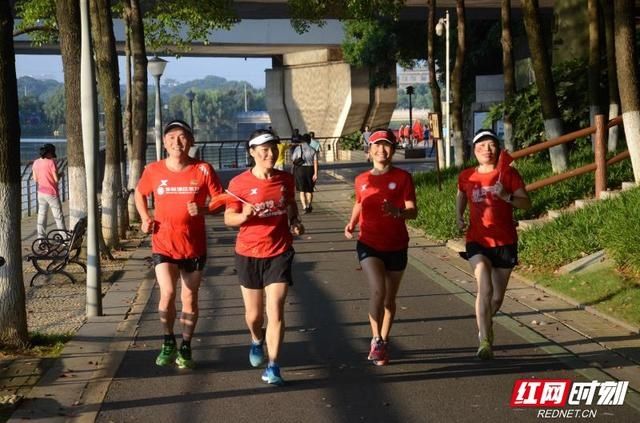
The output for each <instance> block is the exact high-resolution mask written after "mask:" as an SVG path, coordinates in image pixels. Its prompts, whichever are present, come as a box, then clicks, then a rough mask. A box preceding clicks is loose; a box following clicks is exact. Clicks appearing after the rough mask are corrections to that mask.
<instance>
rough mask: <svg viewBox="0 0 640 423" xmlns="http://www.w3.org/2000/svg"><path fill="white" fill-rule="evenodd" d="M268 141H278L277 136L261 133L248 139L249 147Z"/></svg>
mask: <svg viewBox="0 0 640 423" xmlns="http://www.w3.org/2000/svg"><path fill="white" fill-rule="evenodd" d="M270 141H278V137H275V136H273V135H272V134H261V135H258V136H257V137H255V138H251V141H249V147H253V146H254V145H262V144H264V143H265V142H270Z"/></svg>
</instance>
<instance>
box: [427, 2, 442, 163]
mask: <svg viewBox="0 0 640 423" xmlns="http://www.w3.org/2000/svg"><path fill="white" fill-rule="evenodd" d="M427 7H428V8H429V18H428V28H427V63H428V67H429V88H430V89H431V99H432V100H433V111H434V113H436V114H437V115H438V126H439V128H438V133H439V134H440V138H438V139H437V140H436V142H437V145H436V148H437V149H438V164H439V166H440V169H444V168H445V166H446V163H445V156H444V143H443V140H442V138H443V134H442V100H441V99H440V86H439V85H438V76H437V74H436V62H435V58H434V57H433V50H434V48H433V37H434V36H435V29H436V0H427Z"/></svg>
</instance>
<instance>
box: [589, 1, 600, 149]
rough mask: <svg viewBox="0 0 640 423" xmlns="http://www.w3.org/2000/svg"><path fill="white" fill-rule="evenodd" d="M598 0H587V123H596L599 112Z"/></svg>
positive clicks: (594, 136) (592, 139)
mask: <svg viewBox="0 0 640 423" xmlns="http://www.w3.org/2000/svg"><path fill="white" fill-rule="evenodd" d="M598 15H599V11H598V0H588V16H589V74H588V76H589V123H590V125H591V126H595V124H596V115H597V114H600V113H601V111H600V36H599V28H598V26H599V25H598V19H599V16H598ZM591 145H592V146H594V147H595V145H596V134H592V135H591Z"/></svg>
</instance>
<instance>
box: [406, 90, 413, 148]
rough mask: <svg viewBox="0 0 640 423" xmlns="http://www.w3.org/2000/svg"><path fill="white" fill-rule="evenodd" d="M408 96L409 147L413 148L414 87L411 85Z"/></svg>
mask: <svg viewBox="0 0 640 423" xmlns="http://www.w3.org/2000/svg"><path fill="white" fill-rule="evenodd" d="M407 95H408V96H409V145H411V147H413V141H412V135H413V104H412V103H411V96H412V95H413V87H412V86H411V85H409V86H408V87H407Z"/></svg>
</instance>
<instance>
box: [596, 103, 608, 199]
mask: <svg viewBox="0 0 640 423" xmlns="http://www.w3.org/2000/svg"><path fill="white" fill-rule="evenodd" d="M595 123H596V134H595V135H596V137H595V138H596V144H595V163H596V175H595V179H596V199H600V193H601V192H602V191H606V189H607V156H606V154H607V153H606V145H607V139H606V138H607V126H606V125H607V123H606V121H605V117H604V115H596V116H595Z"/></svg>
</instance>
